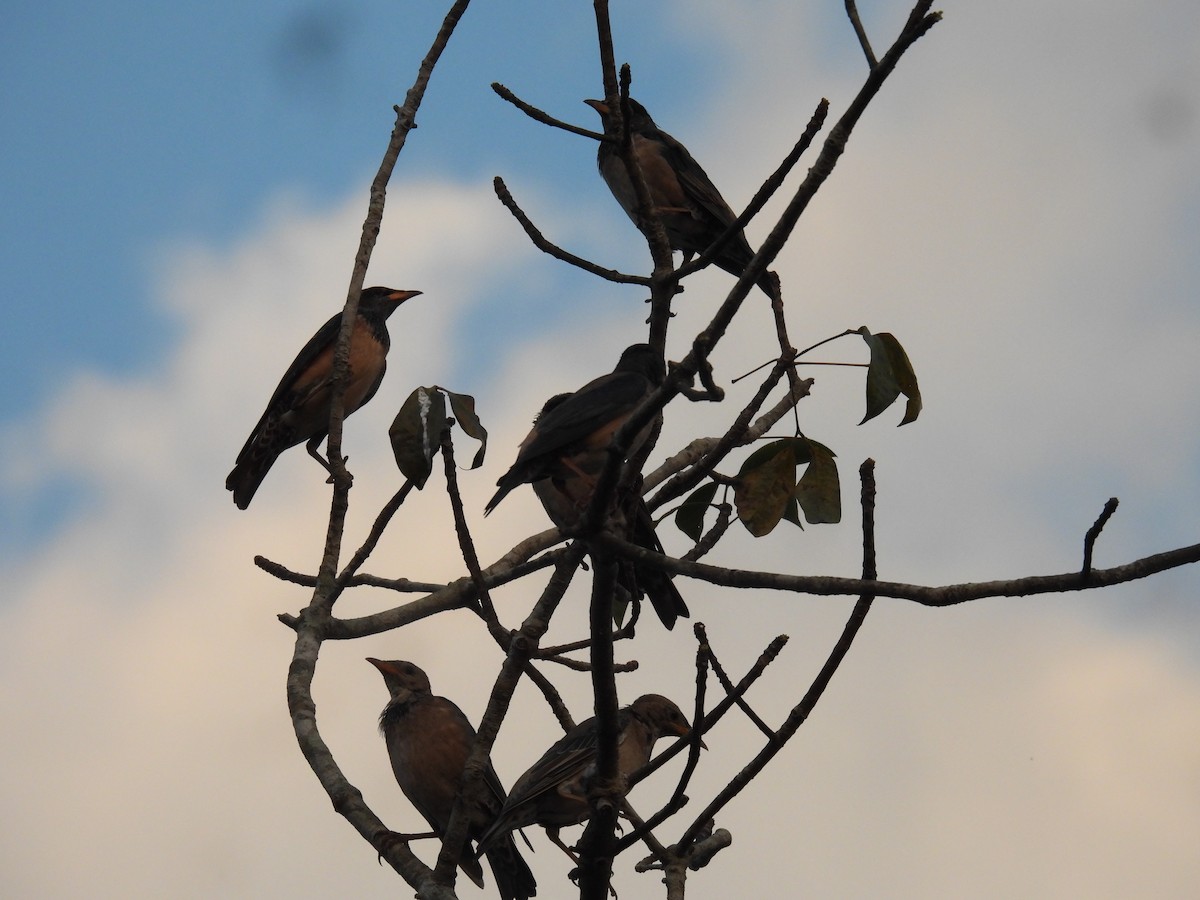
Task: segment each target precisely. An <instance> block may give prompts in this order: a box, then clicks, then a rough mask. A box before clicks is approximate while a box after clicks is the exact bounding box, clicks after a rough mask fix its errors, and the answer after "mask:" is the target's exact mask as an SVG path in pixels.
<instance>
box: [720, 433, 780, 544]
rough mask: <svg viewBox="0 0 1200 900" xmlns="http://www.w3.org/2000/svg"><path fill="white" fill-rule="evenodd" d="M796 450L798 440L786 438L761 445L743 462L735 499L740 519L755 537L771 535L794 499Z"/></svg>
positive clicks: (734, 494) (734, 493)
mask: <svg viewBox="0 0 1200 900" xmlns="http://www.w3.org/2000/svg"><path fill="white" fill-rule="evenodd" d="M795 451H796V447H795V440H794V439H791V438H785V439H783V440H779V441H773V442H772V443H770V444H767V445H766V446H765V447H760V448H759V449H758V450H756V451H754V452H753V453H752V454H750V456H749V458H747V460H746V462H745V463H743V464H742V470H741V472H739V473H738V483H737V488H736V489H735V490H734V492H733V502H734V505H735V506H736V507H737V511H738V518H740V519H741V520H742V524H743V525H745V526H746V530H747V531H749V532H750V533H751V534H752V535H754V536H755V537H762V536H763V535H765V534H770V533H771V531H772V530H774V528H775V526H776V525H778V524H779V520H780V519H781V518H783V515H784V513H786V512H787V509H788V505H789V504H790V503H791V502H792V494H793V492H794V491H795V490H796V452H795Z"/></svg>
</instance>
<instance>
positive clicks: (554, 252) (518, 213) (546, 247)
mask: <svg viewBox="0 0 1200 900" xmlns="http://www.w3.org/2000/svg"><path fill="white" fill-rule="evenodd" d="M492 187H493V188H494V189H495V191H496V196H497V197H499V198H500V202H501V203H503V204H504V207H505V208H506V209H507V210H508V211H509V212H510V213H512V215H513V218H515V219H516V220H517V221H518V222H520V223H521V227H522V228H524V229H525V233H526V234H527V235H529V239H530V240H531V241H533V245H534V246H535V247H537V248H538V249H539V250H541V251H542V252H543V253H548V254H549V255H550V256H553V257H554V258H555V259H561V260H562V261H563V262H565V263H570V264H571V265H573V266H575V267H576V268H579V269H583V271H585V272H590V273H591V274H593V275H595V276H597V277H598V278H603V279H604V280H605V281H612V282H614V283H616V284H640V285H644V286H646V287H649V286H650V279H649V278H646V277H645V276H642V275H626V274H625V273H624V272H618V271H617V270H616V269H606V268H604V267H603V266H598V265H596V264H595V263H594V262H592V261H591V260H588V259H584V258H583V257H582V256H576V255H575V254H574V253H571V252H569V251H567V250H564V249H563V248H562V247H559V246H558V245H557V244H552V243H551V242H550V241H548V240H546V237H545V236H544V235H543V234H542V232H541V231H540V230H539V229H538V227H537V226H536V225H534V224H533V221H532V220H531V219H530V218H529V216H527V215H525V211H524V210H523V209H521V207H520V206H518V205H517V201H516V200H514V199H513V195H512V193H511V192H510V191H509V189H508V186H507V185H505V183H504V179H503V178H501V177H500V176H499V175H497V176H496V177H495V178H494V179H492Z"/></svg>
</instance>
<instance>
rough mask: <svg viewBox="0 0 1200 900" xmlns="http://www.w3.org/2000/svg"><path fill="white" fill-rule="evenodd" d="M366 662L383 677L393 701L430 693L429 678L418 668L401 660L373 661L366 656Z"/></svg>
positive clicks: (373, 659)
mask: <svg viewBox="0 0 1200 900" xmlns="http://www.w3.org/2000/svg"><path fill="white" fill-rule="evenodd" d="M367 662H369V663H370V664H371V665H373V666H374V667H375V668H377V669H378V670H379V673H380V674H381V675H383V683H384V684H386V685H387V689H388V692H389V693H390V694H391V695H392V699H393V700H410V699H412V698H413V697H415V696H417V695H419V694H428V693H429V692H430V687H429V676H428V675H426V674H425V672H424V670H422V669H421V667H420V666H417V665H414V664H413V663H410V662H407V661H406V660H403V659H386V660H385V659H375V658H373V657H370V656H368V657H367Z"/></svg>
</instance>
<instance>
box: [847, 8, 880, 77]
mask: <svg viewBox="0 0 1200 900" xmlns="http://www.w3.org/2000/svg"><path fill="white" fill-rule="evenodd" d="M846 15H848V16H849V17H850V24H851V25H853V26H854V33H855V34H856V35H858V42H859V44H861V45H862V50H863V55H864V56H866V58H867V65H868V66H870V67H871V68H872V69H874V68H875V67H876V66H877V65H879V63H878V62H877V61H876V60H875V51H873V50H872V49H871V42H870V41H869V40H867V30H866V29H865V28H863V23H862V19H860V18H859V17H858V6H857V5H856V4H855V2H854V0H846Z"/></svg>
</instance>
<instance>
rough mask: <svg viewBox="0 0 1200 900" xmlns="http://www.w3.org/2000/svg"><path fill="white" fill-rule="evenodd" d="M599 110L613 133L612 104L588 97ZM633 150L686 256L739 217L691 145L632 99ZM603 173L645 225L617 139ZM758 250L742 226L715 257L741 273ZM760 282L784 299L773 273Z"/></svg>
mask: <svg viewBox="0 0 1200 900" xmlns="http://www.w3.org/2000/svg"><path fill="white" fill-rule="evenodd" d="M584 103H586V104H587V105H588V106H590V107H592V109H594V110H596V112H598V113H599V114H600V119H601V121H602V122H603V123H604V131H605V133H606V134H608V135H609V136H610V137H612V136H614V135H613V127H612V117H611V115H610V113H609V105H608V104H607V103H606V102H605V101H603V100H585V101H584ZM627 127H628V129H629V134H630V138H631V141H632V144H633V153H634V156H635V157H636V159H637V161H638V167H639V168H640V169H641V171H642V178H643V179H644V180H645V182H646V187H647V189H648V190H649V192H650V202H651V203H652V204H653V206H654V211H655V212H656V213H657V214H658V216H659V217H660V218H661V220H662V223H663V227H664V228H666V231H667V239H668V240H669V241H670V243H671V248H672V249H674V250H681V251H683V253H684V258H685V260H687V259H690V258H691V257H692V256H693V255H695V254H698V253H703V252H704V251H705V250H707V249H708V248H709V246H710V245H711V244H712V243H713V241H715V240H716V239H717V238H718V237H720V236H721V235H722V234H723V233H724V232H725V230H726V229H727V228H728V227H729V226H730V225H732V224H733V223H734V222H735V221H736V220H737V215H736V214H735V213H734V211H733V210H732V209H731V208H730V206H729V204H728V203H726V202H725V198H724V197H722V196H721V192H720V191H718V190H717V188H716V185H714V184H713V183H712V180H711V179H710V178H709V177H708V174H707V173H706V172H705V171H704V169H703V168H701V166H700V163H698V162H696V160H695V159H693V158H692V154H690V153H689V152H688V149H687V147H685V146H683V144H681V143H679V141H677V140H675V138H673V137H671V135H669V134H667V133H666V132H665V131H663V130H662V129H660V128H659V127H658V126H657V125H655V124H654V120H653V119H652V118H650V114H649V113H648V112H646V108H645V107H644V106H642V104H640V103H638V102H637V101H636V100H634V99H633V98H630V100H629V121H628V122H627ZM596 162H597V164H598V165H599V167H600V175H601V177H603V178H604V181H605V183H606V184H607V185H608V189H609V190H610V191H612V193H613V196H614V197H616V198H617V202H618V203H620V204H621V208H622V209H624V210H625V212H626V214H627V215H628V216H629V218H630V219H632V220H633V223H634V224H635V225H637V226H638V227H639V228H642V222H641V221H640V220H639V216H638V208H637V207H638V202H637V194H636V193H635V192H634V188H633V182H632V180H631V179H630V177H629V172H628V171H627V170H626V168H625V163H624V161H623V160H622V159H621V156H620V152H619V151H618V149H617V146H616V144H615V143H614V142H613V141H601V142H600V149H599V151H598V152H597V154H596ZM752 256H754V251H753V250H752V249H750V244H749V242H748V241H747V240H746V235H745V234H744V233H743V232H742V230H741V229H740V228H739V229H738V230H737V231H736V232H735V233H734V234H733V235H731V236H730V238H729V239H728V240H727V241H726V242H725V244H724V245H723V246H722V247H721V249H720V251H719V252H718V253H717V256H716V258H715V259H714V260H713V262H714V263H716V264H717V266H719V267H720V268H722V269H724V270H725V271H726V272H729V273H731V274H733V275H736V276H741V274H742V272H744V271H745V269H746V266H748V265H749V264H750V258H751V257H752ZM758 286H759V287H760V288H762V290H763V292H764V293H765V294H766V295H767V296H768V297H771V298H772V299H775V300H777V299H779V280H778V278H777V277H776V275H775V273H773V272H764V273H763V274H762V276H761V277H760V278H759V279H758Z"/></svg>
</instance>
